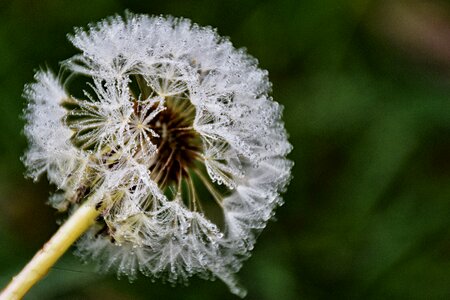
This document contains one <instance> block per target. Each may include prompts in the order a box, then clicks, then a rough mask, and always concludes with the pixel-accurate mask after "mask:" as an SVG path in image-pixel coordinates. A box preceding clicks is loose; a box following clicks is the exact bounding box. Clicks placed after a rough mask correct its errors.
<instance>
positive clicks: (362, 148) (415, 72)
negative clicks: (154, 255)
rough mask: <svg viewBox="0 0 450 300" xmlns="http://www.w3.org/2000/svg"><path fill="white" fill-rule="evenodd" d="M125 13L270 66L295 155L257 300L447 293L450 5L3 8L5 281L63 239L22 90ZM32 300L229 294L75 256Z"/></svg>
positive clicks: (246, 274) (235, 2) (254, 278)
mask: <svg viewBox="0 0 450 300" xmlns="http://www.w3.org/2000/svg"><path fill="white" fill-rule="evenodd" d="M125 9H130V10H131V11H133V12H136V13H148V14H156V15H159V14H171V15H175V16H184V17H187V18H190V19H192V20H193V21H194V22H196V23H199V24H201V25H212V26H213V27H217V28H218V30H219V33H220V34H221V35H225V36H229V37H230V38H231V40H232V42H233V43H234V45H235V46H237V47H244V46H245V47H246V48H247V49H248V52H249V53H251V54H252V55H254V56H255V57H257V58H258V59H259V62H260V66H261V67H262V68H265V69H267V70H269V73H270V78H271V81H272V82H273V96H274V98H275V99H276V100H277V101H279V102H280V103H282V104H283V105H284V106H285V111H284V119H285V122H286V127H287V129H288V131H289V133H290V141H291V143H292V144H293V145H294V150H293V151H292V153H291V154H290V158H291V159H292V160H293V161H295V167H294V170H293V179H292V181H291V184H290V187H289V189H288V192H287V193H286V194H285V205H284V206H282V207H280V208H279V209H278V211H277V215H276V220H274V221H273V222H270V224H269V225H268V227H267V228H266V230H265V231H264V232H263V233H262V234H261V236H260V239H259V241H258V243H257V244H256V247H255V249H254V251H253V256H252V257H251V258H250V259H249V260H248V261H247V262H246V263H245V265H244V267H243V269H242V270H241V272H240V273H239V276H240V278H241V282H242V284H243V285H245V286H247V287H248V290H249V294H248V297H247V299H262V300H265V299H267V300H269V299H276V300H283V299H450V1H439V0H429V1H419V0H410V1H400V0H386V1H381V0H372V1H369V0H355V1H351V0H348V1H339V0H276V1H275V0H274V1H272V0H265V1H257V0H253V1H244V0H231V1H217V2H214V1H208V0H201V1H186V0H179V1H169V0H167V1H138V0H134V1H118V0H112V1H106V0H78V1H56V0H55V1H50V0H14V1H10V0H1V1H0V284H1V285H2V286H3V285H4V284H6V282H7V281H8V280H9V278H10V276H12V275H13V274H14V273H16V272H17V271H19V270H20V268H21V267H22V266H23V265H24V264H25V263H26V261H27V260H28V259H29V258H30V257H31V256H32V255H33V254H34V253H35V251H36V250H38V249H39V248H40V246H41V245H42V244H43V243H44V242H45V241H46V240H47V239H48V238H49V237H50V236H51V234H52V233H53V232H54V231H55V230H56V228H57V225H56V220H57V219H58V216H57V215H56V213H55V212H54V210H53V209H51V208H50V207H48V206H47V205H45V204H44V203H45V202H46V199H47V197H48V194H49V191H51V189H52V188H51V187H49V186H48V184H47V183H46V181H45V180H41V181H40V182H39V183H33V182H31V181H30V180H26V179H24V178H23V173H24V167H23V165H22V164H21V162H20V156H21V155H22V153H23V150H24V148H25V147H26V140H25V138H24V136H23V135H22V133H21V130H22V127H23V120H22V119H21V114H22V109H23V108H24V105H25V104H24V100H23V99H22V98H21V93H22V89H23V85H24V84H25V83H26V82H30V81H32V76H33V72H34V70H36V69H37V68H39V67H49V68H51V69H53V70H55V71H57V70H58V62H59V61H61V60H63V59H65V58H68V57H70V56H72V55H73V54H74V53H76V50H75V49H74V48H73V47H72V46H71V45H70V44H69V42H68V41H67V39H66V34H67V33H69V32H72V28H73V27H74V26H84V25H86V24H87V23H89V22H95V21H98V20H100V19H101V18H103V17H106V16H108V15H111V14H115V13H120V14H122V13H123V12H124V10H125ZM26 299H111V300H115V299H234V296H233V295H231V294H230V293H229V292H228V290H227V288H226V286H225V285H224V284H222V283H221V282H220V281H215V282H209V281H203V280H199V279H193V280H191V282H190V284H189V286H186V287H185V286H177V287H171V286H170V285H165V284H161V283H159V282H156V283H152V282H151V281H150V280H149V279H147V278H145V277H143V278H140V279H139V280H137V281H136V282H134V283H132V284H130V283H129V282H128V280H126V279H122V280H117V279H116V278H115V276H114V275H111V276H108V275H106V276H105V275H99V274H97V273H95V272H94V270H93V268H92V266H90V265H83V264H81V263H80V262H79V261H78V260H77V258H75V257H74V256H73V255H72V254H71V253H67V254H66V255H65V256H64V257H63V258H62V260H61V261H60V262H59V263H58V264H57V265H56V266H55V267H54V268H53V269H52V270H51V271H50V273H49V274H48V276H47V277H46V278H45V280H43V281H42V282H41V283H39V284H38V285H37V286H36V287H34V288H33V289H32V291H31V292H30V293H29V295H28V296H27V297H26Z"/></svg>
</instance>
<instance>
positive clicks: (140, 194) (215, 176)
mask: <svg viewBox="0 0 450 300" xmlns="http://www.w3.org/2000/svg"><path fill="white" fill-rule="evenodd" d="M69 39H70V41H71V42H72V43H73V44H74V45H75V47H77V48H78V49H79V50H81V53H80V54H78V55H75V56H74V57H72V58H70V59H68V60H66V61H64V62H63V67H64V69H65V70H66V74H67V73H70V76H69V77H68V80H66V82H65V83H64V84H62V83H61V79H60V78H58V77H57V76H55V75H53V73H52V72H50V71H38V72H37V73H36V75H35V80H36V81H35V82H34V83H31V84H28V85H27V86H26V87H25V92H24V95H25V97H26V98H27V99H28V100H29V103H28V106H27V108H26V110H25V117H26V120H27V124H26V127H25V134H26V136H27V138H28V140H29V142H30V146H29V149H28V150H27V152H26V154H25V156H24V163H25V165H26V166H27V167H28V173H29V175H30V176H31V177H33V178H35V179H37V178H38V177H39V175H41V174H43V173H46V174H47V176H48V179H49V181H50V182H51V183H53V184H55V185H56V186H57V188H58V192H57V193H55V194H54V195H53V196H52V197H51V199H50V202H51V203H52V205H54V206H55V207H56V208H57V209H59V210H61V211H65V210H67V211H68V212H69V213H70V212H71V211H73V209H75V208H76V207H78V206H79V205H80V203H82V202H83V201H86V199H91V200H92V199H94V201H97V203H98V205H99V206H100V205H101V206H102V207H103V210H102V213H101V216H100V217H99V218H98V219H97V221H96V224H95V225H94V226H93V227H92V228H91V229H90V230H89V231H88V232H87V233H86V234H85V235H84V236H83V237H82V238H81V239H80V240H79V241H78V243H77V247H78V251H77V253H78V254H79V255H80V256H81V257H83V258H84V259H87V260H89V259H92V260H94V261H96V262H97V263H98V265H99V266H100V268H101V269H103V270H109V269H116V270H117V272H118V274H119V275H126V276H129V277H130V278H132V279H133V278H135V277H136V276H137V274H138V271H140V272H142V273H143V274H145V275H148V276H150V277H154V278H156V277H162V278H163V279H164V280H167V281H169V282H172V283H175V282H179V281H186V280H187V278H189V277H190V276H192V275H194V274H198V275H200V276H202V277H205V278H214V277H218V278H220V279H222V280H223V281H224V282H225V283H226V284H228V286H229V287H230V290H231V291H232V292H233V293H235V294H237V295H240V296H244V295H245V290H244V289H242V288H241V287H240V286H239V285H238V284H237V281H236V279H235V277H234V274H235V273H236V272H237V271H238V270H239V269H240V267H241V265H242V261H243V260H244V259H245V258H247V257H248V256H249V252H250V250H251V249H252V248H253V245H254V243H255V239H256V236H257V235H258V233H259V232H260V231H261V229H262V228H264V226H265V225H266V223H267V221H268V220H269V219H270V218H271V217H272V216H273V211H274V209H275V208H276V207H277V206H278V205H280V204H281V203H282V199H281V197H280V193H281V192H283V191H284V189H285V187H286V185H287V184H288V181H289V179H290V171H291V167H292V162H291V161H289V160H288V159H286V155H287V154H288V153H289V152H290V151H291V149H292V147H291V145H290V144H289V142H288V140H287V134H286V131H285V129H284V124H283V122H282V121H281V114H282V107H281V106H280V105H279V104H278V103H277V102H275V101H273V100H272V98H271V97H270V96H269V92H270V89H271V84H270V82H269V80H268V75H267V72H266V71H264V70H261V69H259V68H258V67H257V61H256V59H254V58H253V57H251V56H250V55H248V54H247V53H246V52H245V51H244V50H242V49H235V48H234V47H233V46H232V44H231V42H230V41H229V40H228V39H226V38H222V37H220V36H219V35H218V34H217V33H216V31H215V30H214V29H212V28H210V27H200V26H198V25H196V24H193V23H191V22H190V21H189V20H187V19H182V18H172V17H148V16H146V15H134V14H130V13H129V14H127V15H126V17H125V18H122V17H119V16H114V17H110V18H108V19H105V20H104V21H101V22H99V23H97V24H92V25H90V26H89V28H88V29H87V30H85V29H81V28H77V29H76V30H75V33H74V34H73V35H70V36H69ZM73 78H76V80H77V81H76V83H77V84H78V86H77V84H75V83H74V81H75V80H71V79H73ZM80 82H81V84H83V85H82V87H81V90H82V92H81V93H80V92H79V91H78V92H77V91H74V89H75V88H78V89H80V87H79V85H80Z"/></svg>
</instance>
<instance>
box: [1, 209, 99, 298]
mask: <svg viewBox="0 0 450 300" xmlns="http://www.w3.org/2000/svg"><path fill="white" fill-rule="evenodd" d="M100 211H101V210H100V209H96V208H95V204H94V203H93V202H92V201H89V200H87V201H86V202H85V203H84V204H83V205H82V206H80V207H79V208H78V209H77V210H76V211H75V213H73V214H72V216H71V217H70V218H69V219H68V220H67V221H66V222H65V223H64V225H62V226H61V227H60V228H59V229H58V231H57V232H56V233H55V234H54V235H53V237H52V238H51V239H50V240H49V241H48V242H47V243H46V244H45V245H44V247H42V249H41V250H39V251H38V252H37V253H36V255H35V256H34V257H33V258H32V259H31V261H30V262H29V263H28V264H27V265H26V266H25V267H24V268H23V269H22V271H21V272H20V273H19V274H18V275H17V276H15V277H13V279H12V280H11V282H10V283H9V284H8V286H7V287H6V288H5V289H4V290H3V291H2V292H1V293H0V300H15V299H22V297H23V296H24V295H25V294H26V293H27V292H28V290H29V289H30V288H31V287H32V286H33V285H34V284H35V283H36V282H38V281H39V280H40V279H42V278H43V277H44V276H45V275H46V274H47V273H48V271H49V269H50V268H51V267H52V266H53V265H54V264H55V263H56V261H57V260H58V259H59V258H60V257H61V256H62V255H63V254H64V253H65V252H66V250H67V249H68V248H69V247H70V246H71V245H72V244H73V243H74V242H75V241H76V240H77V239H78V238H79V237H80V236H81V235H82V234H83V233H84V232H85V231H86V230H87V229H88V228H89V227H90V226H91V225H92V224H93V223H94V221H95V219H96V218H97V217H98V215H99V214H100Z"/></svg>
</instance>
